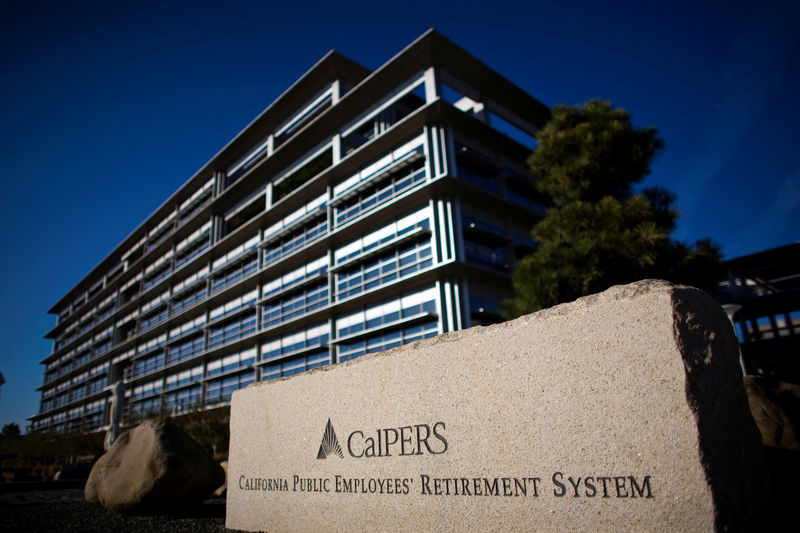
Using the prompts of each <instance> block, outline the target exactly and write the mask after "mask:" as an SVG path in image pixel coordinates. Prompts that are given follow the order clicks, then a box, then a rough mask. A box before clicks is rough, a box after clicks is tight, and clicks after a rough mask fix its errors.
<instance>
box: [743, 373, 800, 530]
mask: <svg viewBox="0 0 800 533" xmlns="http://www.w3.org/2000/svg"><path fill="white" fill-rule="evenodd" d="M744 386H745V390H746V391H747V399H748V401H749V403H750V411H751V412H752V413H753V418H754V419H755V421H756V425H757V426H758V429H759V431H760V432H761V438H762V440H763V441H764V455H765V458H766V462H767V471H768V472H769V475H770V481H771V485H772V494H773V496H774V502H775V507H776V511H777V512H776V518H775V520H774V522H775V523H776V524H779V523H787V524H793V523H796V522H797V479H800V440H798V437H799V436H800V433H798V428H800V387H798V386H797V385H794V384H792V383H782V382H777V381H774V380H770V379H765V378H762V377H757V376H745V377H744Z"/></svg>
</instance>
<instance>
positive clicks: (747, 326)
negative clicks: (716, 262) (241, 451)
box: [714, 242, 800, 384]
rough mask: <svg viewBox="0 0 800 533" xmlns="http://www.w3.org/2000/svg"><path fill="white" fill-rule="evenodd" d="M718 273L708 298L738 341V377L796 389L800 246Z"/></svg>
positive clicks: (748, 258) (729, 264)
mask: <svg viewBox="0 0 800 533" xmlns="http://www.w3.org/2000/svg"><path fill="white" fill-rule="evenodd" d="M722 267H723V269H724V272H725V274H724V277H723V278H722V279H721V280H720V282H719V284H718V286H717V289H716V291H714V297H715V298H716V299H717V301H718V302H719V303H720V305H722V307H723V309H725V311H726V312H727V314H728V318H730V320H731V322H732V323H733V326H734V330H735V331H736V336H737V337H738V338H739V350H740V355H741V364H742V371H743V372H744V373H745V374H746V375H753V376H761V377H764V378H769V379H772V380H775V381H785V382H789V383H796V384H800V242H795V243H792V244H787V245H785V246H780V247H778V248H771V249H768V250H763V251H761V252H756V253H754V254H749V255H744V256H741V257H736V258H734V259H729V260H727V261H725V262H724V263H723V264H722Z"/></svg>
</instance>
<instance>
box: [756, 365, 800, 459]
mask: <svg viewBox="0 0 800 533" xmlns="http://www.w3.org/2000/svg"><path fill="white" fill-rule="evenodd" d="M744 387H745V390H746V391H747V400H748V402H749V404H750V412H751V413H752V414H753V419H754V420H755V421H756V425H757V426H758V430H759V431H760V432H761V440H762V441H764V446H772V447H775V448H783V449H786V450H800V440H798V437H800V433H798V426H797V423H798V417H800V387H798V386H797V385H794V384H792V383H781V382H772V381H770V380H767V379H764V378H761V377H758V376H745V377H744Z"/></svg>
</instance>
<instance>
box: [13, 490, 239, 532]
mask: <svg viewBox="0 0 800 533" xmlns="http://www.w3.org/2000/svg"><path fill="white" fill-rule="evenodd" d="M0 530H3V531H15V532H28V531H31V532H38V531H42V532H44V531H47V532H48V533H52V532H54V531H63V532H76V533H77V532H81V533H84V532H98V533H99V532H102V533H109V532H112V533H124V532H128V531H134V532H139V531H141V532H142V533H149V532H174V533H180V532H184V531H185V532H192V533H194V532H198V533H205V532H228V533H231V531H233V530H230V529H225V499H224V498H213V499H209V500H206V501H205V502H204V503H203V505H202V506H199V507H197V508H194V509H192V510H190V511H185V512H182V513H180V514H177V515H154V516H120V515H116V514H114V513H112V512H110V511H108V510H106V509H105V508H104V507H102V506H101V505H99V504H92V503H86V502H85V501H84V500H83V490H82V489H66V490H47V491H25V492H10V493H4V494H0Z"/></svg>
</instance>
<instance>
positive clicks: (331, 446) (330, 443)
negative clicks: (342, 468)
mask: <svg viewBox="0 0 800 533" xmlns="http://www.w3.org/2000/svg"><path fill="white" fill-rule="evenodd" d="M331 454H336V455H338V456H339V458H343V457H344V454H343V453H342V447H341V446H339V439H337V438H336V432H335V431H334V430H333V424H331V419H330V418H329V419H328V425H327V426H325V433H324V434H323V435H322V444H320V445H319V452H318V453H317V459H327V458H328V456H329V455H331Z"/></svg>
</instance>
